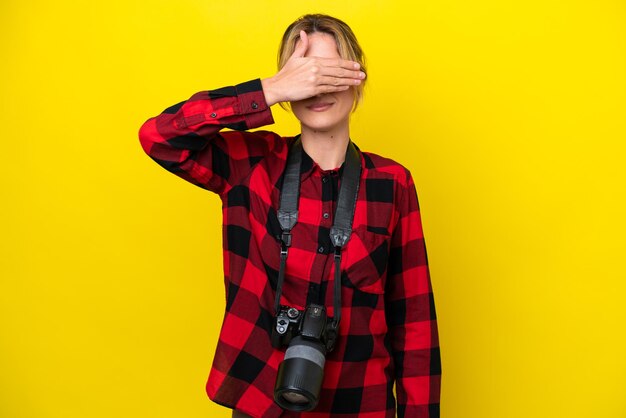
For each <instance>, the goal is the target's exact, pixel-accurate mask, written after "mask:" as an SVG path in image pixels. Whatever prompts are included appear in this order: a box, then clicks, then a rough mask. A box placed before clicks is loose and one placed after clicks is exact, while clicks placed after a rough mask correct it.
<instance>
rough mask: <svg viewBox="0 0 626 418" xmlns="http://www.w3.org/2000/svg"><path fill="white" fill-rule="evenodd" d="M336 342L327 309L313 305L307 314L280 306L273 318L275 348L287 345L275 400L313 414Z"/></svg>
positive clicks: (284, 405) (281, 364) (289, 407)
mask: <svg viewBox="0 0 626 418" xmlns="http://www.w3.org/2000/svg"><path fill="white" fill-rule="evenodd" d="M336 339H337V325H336V324H335V322H333V321H332V320H331V321H329V320H328V318H327V316H326V308H325V307H324V306H321V305H315V304H311V305H309V306H307V308H306V309H305V310H304V311H299V310H298V309H295V308H291V307H289V306H281V307H280V311H279V312H278V314H277V315H276V318H275V319H274V328H273V329H272V345H273V346H274V347H275V348H279V347H281V346H284V345H288V348H287V351H286V352H285V359H284V360H283V362H282V363H280V366H279V367H278V377H277V378H276V386H275V387H274V399H275V400H276V402H277V403H278V404H279V405H280V406H281V407H282V408H284V409H288V410H291V411H310V410H311V409H313V408H315V406H316V405H317V402H318V397H319V392H320V388H321V386H322V380H323V378H324V364H325V363H326V353H328V352H330V351H332V349H333V348H334V346H335V341H336Z"/></svg>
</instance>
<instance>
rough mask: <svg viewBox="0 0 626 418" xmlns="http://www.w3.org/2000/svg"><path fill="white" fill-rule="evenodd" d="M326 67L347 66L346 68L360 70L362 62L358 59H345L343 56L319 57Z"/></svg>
mask: <svg viewBox="0 0 626 418" xmlns="http://www.w3.org/2000/svg"><path fill="white" fill-rule="evenodd" d="M317 59H318V60H319V62H320V63H321V64H322V65H324V66H326V67H337V68H345V69H346V70H359V69H360V68H361V64H359V63H358V62H356V61H350V60H344V59H341V58H317Z"/></svg>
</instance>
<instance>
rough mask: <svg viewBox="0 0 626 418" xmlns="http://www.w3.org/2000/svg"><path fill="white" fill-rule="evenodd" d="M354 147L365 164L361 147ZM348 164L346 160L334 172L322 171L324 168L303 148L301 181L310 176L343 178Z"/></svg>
mask: <svg viewBox="0 0 626 418" xmlns="http://www.w3.org/2000/svg"><path fill="white" fill-rule="evenodd" d="M297 139H298V137H297V136H296V137H295V138H294V140H297ZM354 146H355V147H356V149H357V151H358V152H359V157H360V158H361V163H363V159H362V156H361V150H360V149H359V147H357V145H356V144H354ZM345 165H346V162H345V160H344V162H343V163H341V166H339V167H336V168H334V169H332V170H322V168H321V167H320V166H319V164H317V163H316V162H315V161H313V159H312V158H311V156H310V155H309V154H307V153H306V151H305V150H304V148H302V164H301V165H300V181H301V182H302V181H304V180H306V179H307V178H309V177H310V176H316V177H322V176H325V175H329V174H331V175H338V176H340V177H341V174H342V173H343V168H344V167H345Z"/></svg>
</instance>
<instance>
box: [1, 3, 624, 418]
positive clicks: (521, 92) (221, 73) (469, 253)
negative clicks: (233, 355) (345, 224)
mask: <svg viewBox="0 0 626 418" xmlns="http://www.w3.org/2000/svg"><path fill="white" fill-rule="evenodd" d="M307 12H324V13H328V14H332V15H336V16H337V17H340V18H342V19H344V20H346V21H347V22H348V23H349V24H350V25H351V26H352V28H353V29H354V31H355V32H356V34H357V36H358V37H359V39H360V41H361V43H362V46H363V48H364V49H365V51H366V53H367V55H368V58H369V74H368V75H369V81H368V82H369V86H368V87H367V90H366V97H365V102H364V104H363V106H362V107H361V108H360V110H359V111H358V112H357V113H356V114H355V116H354V118H353V131H352V137H353V139H354V140H355V142H356V143H357V144H358V145H359V146H360V147H361V148H362V149H364V150H369V151H372V152H377V153H380V154H383V155H385V156H389V157H391V158H394V159H396V160H397V161H399V162H401V163H402V164H404V165H405V166H407V167H408V168H409V169H410V170H411V172H412V173H413V176H414V178H415V181H416V184H417V189H418V193H419V197H420V203H421V207H422V219H423V221H424V228H425V233H426V238H427V246H428V252H429V260H430V264H431V272H432V278H433V286H434V290H435V297H436V303H437V309H438V315H439V326H440V334H441V345H442V355H443V370H444V378H443V391H442V417H444V418H518V417H520V418H521V417H536V418H543V417H546V418H547V417H568V418H574V417H576V418H577V417H594V418H595V417H602V418H624V417H626V333H625V329H626V297H625V291H626V284H625V279H626V274H625V273H626V268H625V267H624V265H625V263H626V257H625V253H626V251H625V250H626V248H625V247H626V246H625V245H624V242H625V239H626V238H625V237H626V227H625V222H624V219H623V218H624V214H625V212H626V205H625V198H624V189H625V185H624V180H625V174H624V165H625V158H624V157H625V154H626V152H625V151H626V149H625V148H626V147H625V145H624V141H625V140H626V113H625V111H626V5H625V3H624V2H623V1H618V0H614V1H608V0H597V1H577V0H571V1H558V0H529V1H525V2H506V1H505V2H503V1H496V0H478V1H473V2H469V1H465V0H445V1H398V0H396V1H374V0H369V1H360V2H358V3H354V2H339V1H337V0H334V1H319V0H318V1H310V0H301V1H293V0H290V1H284V0H272V1H239V2H235V1H233V2H228V1H226V2H209V1H200V0H179V1H171V0H160V1H159V0H141V1H138V0H124V1H122V0H109V1H105V2H78V1H69V0H59V1H55V2H52V1H48V2H45V1H35V0H33V1H28V2H26V1H16V0H11V1H9V0H4V1H3V2H2V3H1V5H0V13H1V15H0V16H1V18H0V19H1V20H0V58H1V62H2V65H1V66H0V89H1V90H0V92H1V94H0V126H2V147H1V150H2V162H1V164H0V167H1V168H0V169H1V170H2V175H1V177H0V178H1V184H0V185H1V193H2V206H1V207H2V211H1V212H0V215H1V219H2V240H1V244H0V245H1V248H0V257H1V258H0V260H1V262H0V274H1V282H0V283H1V284H0V331H1V335H0V417H2V418H53V417H54V418H73V417H81V418H82V417H90V418H97V417H107V418H110V417H116V418H125V417H133V418H135V417H150V418H160V417H185V418H193V417H198V418H200V417H227V416H229V414H228V412H229V411H228V410H226V409H224V408H222V407H219V406H217V405H214V404H212V403H211V402H210V401H209V400H208V398H206V395H205V393H204V383H205V380H206V377H207V375H208V372H209V368H210V364H211V359H212V355H213V350H214V347H215V343H216V339H217V333H218V330H219V326H220V322H221V316H222V311H223V309H224V291H223V283H222V276H221V275H222V266H221V241H220V239H221V219H220V201H219V198H218V197H217V196H215V195H212V194H210V193H208V192H206V191H203V190H202V189H200V188H197V187H195V186H193V185H191V184H188V183H186V182H184V181H183V180H180V179H179V178H177V177H176V176H174V175H172V174H169V173H168V172H166V171H165V170H164V169H162V168H161V167H159V166H158V165H157V164H155V163H154V162H153V161H152V160H150V159H149V158H148V157H147V156H146V155H145V154H144V153H143V151H142V149H141V147H140V145H139V142H138V139H137V131H138V129H139V127H140V125H141V124H142V123H143V122H144V121H145V120H146V119H148V118H149V117H151V116H154V115H156V114H158V113H160V112H161V111H162V110H163V109H165V108H166V107H168V106H170V105H172V104H175V103H177V102H179V101H181V100H185V99H187V98H189V97H190V96H191V95H192V94H193V93H195V92H197V91H200V90H207V89H211V88H217V87H221V86H223V85H232V84H235V83H237V82H241V81H245V80H249V79H252V78H256V77H267V76H271V75H272V74H273V71H274V68H275V53H276V48H277V46H278V42H279V38H280V36H281V34H282V31H283V30H284V28H285V27H286V26H287V25H288V24H289V23H290V22H291V21H292V20H294V19H295V18H296V17H298V16H299V15H301V14H304V13H307ZM274 115H275V118H276V121H277V123H276V125H274V126H272V127H271V129H275V130H276V131H278V132H281V133H283V134H295V133H297V130H298V126H297V125H296V123H295V121H294V119H293V117H292V116H291V115H290V114H289V113H286V112H284V111H283V110H282V109H280V108H278V107H276V108H275V109H274Z"/></svg>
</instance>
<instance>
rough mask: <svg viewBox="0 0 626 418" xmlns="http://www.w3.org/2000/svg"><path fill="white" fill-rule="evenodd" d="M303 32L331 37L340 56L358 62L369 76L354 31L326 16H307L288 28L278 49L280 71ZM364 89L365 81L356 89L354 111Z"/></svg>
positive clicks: (285, 107) (335, 19) (282, 104)
mask: <svg viewBox="0 0 626 418" xmlns="http://www.w3.org/2000/svg"><path fill="white" fill-rule="evenodd" d="M301 30H303V31H305V32H306V34H307V35H310V34H312V33H315V32H321V33H326V34H328V35H331V36H332V37H333V38H334V39H335V43H336V44H337V52H338V53H339V56H340V57H341V58H343V59H346V60H350V61H355V62H358V63H359V64H360V65H361V71H363V72H364V73H366V74H367V71H366V68H365V55H364V54H363V50H362V49H361V46H360V45H359V42H358V41H357V39H356V36H354V33H353V32H352V29H350V26H348V25H347V24H346V23H345V22H343V21H342V20H339V19H337V18H335V17H332V16H328V15H324V14H307V15H304V16H301V17H299V18H298V19H297V20H296V21H295V22H293V23H292V24H291V25H289V27H287V29H286V30H285V33H284V34H283V38H282V40H281V41H280V47H279V49H278V69H279V70H280V69H281V68H283V66H284V65H285V64H286V63H287V61H288V60H289V57H291V54H293V51H294V49H296V43H297V42H298V40H299V39H300V31H301ZM364 87H365V80H363V81H361V84H359V85H358V86H355V87H354V90H353V91H354V105H353V107H352V111H354V110H355V109H356V107H357V105H358V104H359V102H360V101H361V100H362V98H363V88H364ZM280 106H281V107H282V108H283V109H287V106H286V104H285V103H283V102H281V103H280Z"/></svg>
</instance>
